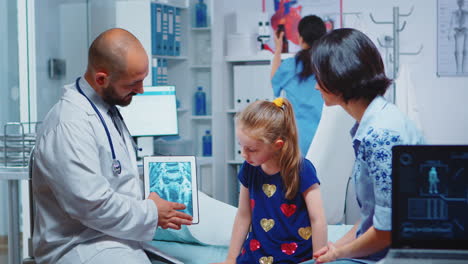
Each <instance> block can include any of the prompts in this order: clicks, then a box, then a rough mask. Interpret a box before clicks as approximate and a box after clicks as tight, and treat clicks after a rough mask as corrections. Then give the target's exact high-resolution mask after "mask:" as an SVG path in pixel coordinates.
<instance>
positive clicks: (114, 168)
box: [112, 159, 122, 175]
mask: <svg viewBox="0 0 468 264" xmlns="http://www.w3.org/2000/svg"><path fill="white" fill-rule="evenodd" d="M112 171H113V172H114V175H117V174H120V172H122V166H121V165H120V161H118V160H116V159H115V160H113V161H112Z"/></svg>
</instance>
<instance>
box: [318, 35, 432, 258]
mask: <svg viewBox="0 0 468 264" xmlns="http://www.w3.org/2000/svg"><path fill="white" fill-rule="evenodd" d="M312 70H313V72H314V74H315V77H316V78H317V85H316V89H317V90H319V91H320V93H321V94H322V97H323V100H324V101H325V105H327V106H332V105H340V106H341V107H343V109H344V110H345V111H346V112H347V113H348V114H349V115H351V116H352V117H353V118H354V119H355V120H356V124H355V125H354V127H353V128H352V129H351V136H352V140H353V148H354V152H355V154H356V160H355V164H354V169H353V174H352V177H353V181H354V184H355V189H356V198H357V201H358V204H359V207H360V212H361V213H360V215H361V217H360V220H359V221H358V223H356V224H355V225H354V227H353V228H352V229H351V230H350V231H349V232H348V233H347V234H346V235H344V236H343V237H342V238H341V239H339V240H338V241H337V242H336V243H334V244H333V243H331V242H329V243H328V245H327V246H326V247H324V248H322V249H320V250H318V251H316V252H314V258H315V259H316V263H324V262H330V261H335V260H337V259H342V258H347V259H348V260H339V261H338V262H339V263H353V260H350V258H359V261H360V263H362V262H366V261H370V262H372V261H376V260H379V259H381V258H383V257H384V256H385V254H386V252H387V249H388V246H389V245H390V242H391V235H390V232H391V228H392V226H391V212H392V211H391V207H392V203H391V202H392V201H391V194H392V177H391V175H392V166H391V165H392V147H393V146H394V145H405V144H421V143H423V137H422V135H421V133H420V132H419V131H418V130H417V129H416V127H415V126H414V125H413V123H412V122H411V121H410V120H409V119H408V118H407V117H406V116H404V115H403V114H402V113H401V112H400V111H399V110H398V108H397V107H396V106H395V105H393V104H391V103H389V102H388V101H386V100H385V99H384V98H383V97H382V95H383V94H384V93H385V91H386V90H387V88H388V86H389V85H390V84H391V82H392V81H391V80H390V79H388V78H387V77H386V76H385V71H384V65H383V62H382V58H381V56H380V54H379V52H378V50H377V48H376V47H375V45H374V44H373V43H372V41H371V40H370V39H369V38H368V37H367V36H366V35H364V34H363V33H362V32H360V31H358V30H355V29H348V28H343V29H337V30H334V31H331V32H330V33H328V34H327V35H325V36H324V37H322V38H321V39H320V40H318V41H317V43H316V45H315V46H314V48H313V52H312Z"/></svg>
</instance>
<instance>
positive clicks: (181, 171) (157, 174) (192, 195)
mask: <svg viewBox="0 0 468 264" xmlns="http://www.w3.org/2000/svg"><path fill="white" fill-rule="evenodd" d="M143 166H144V167H143V171H144V183H145V197H148V196H149V194H150V193H151V192H156V193H157V194H158V195H159V196H160V197H161V198H163V199H164V200H167V201H171V202H177V203H181V204H185V206H187V208H186V209H185V210H182V212H184V213H187V214H189V215H191V216H192V217H193V223H194V224H196V223H198V193H197V171H196V166H195V157H194V156H158V157H144V158H143Z"/></svg>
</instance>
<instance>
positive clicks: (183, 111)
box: [177, 108, 188, 114]
mask: <svg viewBox="0 0 468 264" xmlns="http://www.w3.org/2000/svg"><path fill="white" fill-rule="evenodd" d="M187 111H188V109H187V108H177V113H178V114H183V113H185V112H187Z"/></svg>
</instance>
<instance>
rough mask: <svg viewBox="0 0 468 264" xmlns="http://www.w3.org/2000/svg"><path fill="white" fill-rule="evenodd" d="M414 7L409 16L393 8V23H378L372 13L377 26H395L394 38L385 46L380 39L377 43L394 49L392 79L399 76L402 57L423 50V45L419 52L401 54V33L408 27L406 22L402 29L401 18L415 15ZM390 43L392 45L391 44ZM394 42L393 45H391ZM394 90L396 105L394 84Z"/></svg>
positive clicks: (394, 96)
mask: <svg viewBox="0 0 468 264" xmlns="http://www.w3.org/2000/svg"><path fill="white" fill-rule="evenodd" d="M413 10H414V7H411V10H410V11H409V13H407V14H400V10H399V7H397V6H394V7H393V21H376V20H375V19H374V16H372V13H370V14H369V15H370V18H371V20H372V22H374V23H375V24H391V25H393V36H392V37H386V39H385V45H383V44H382V43H381V42H380V40H379V39H377V41H378V42H379V45H380V46H381V47H383V48H386V49H388V48H390V47H393V57H390V61H391V62H393V74H392V75H393V76H392V79H393V80H395V79H396V78H397V76H398V70H399V66H400V55H418V54H419V53H421V51H422V49H423V45H422V44H421V46H420V47H419V50H418V51H416V52H400V32H402V31H403V30H404V29H405V27H406V21H404V22H403V25H402V26H401V27H400V17H408V16H410V15H411V14H412V13H413ZM389 42H390V43H389ZM391 42H393V44H391ZM392 88H393V98H392V101H393V102H394V103H395V102H396V84H395V82H393V85H392Z"/></svg>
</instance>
